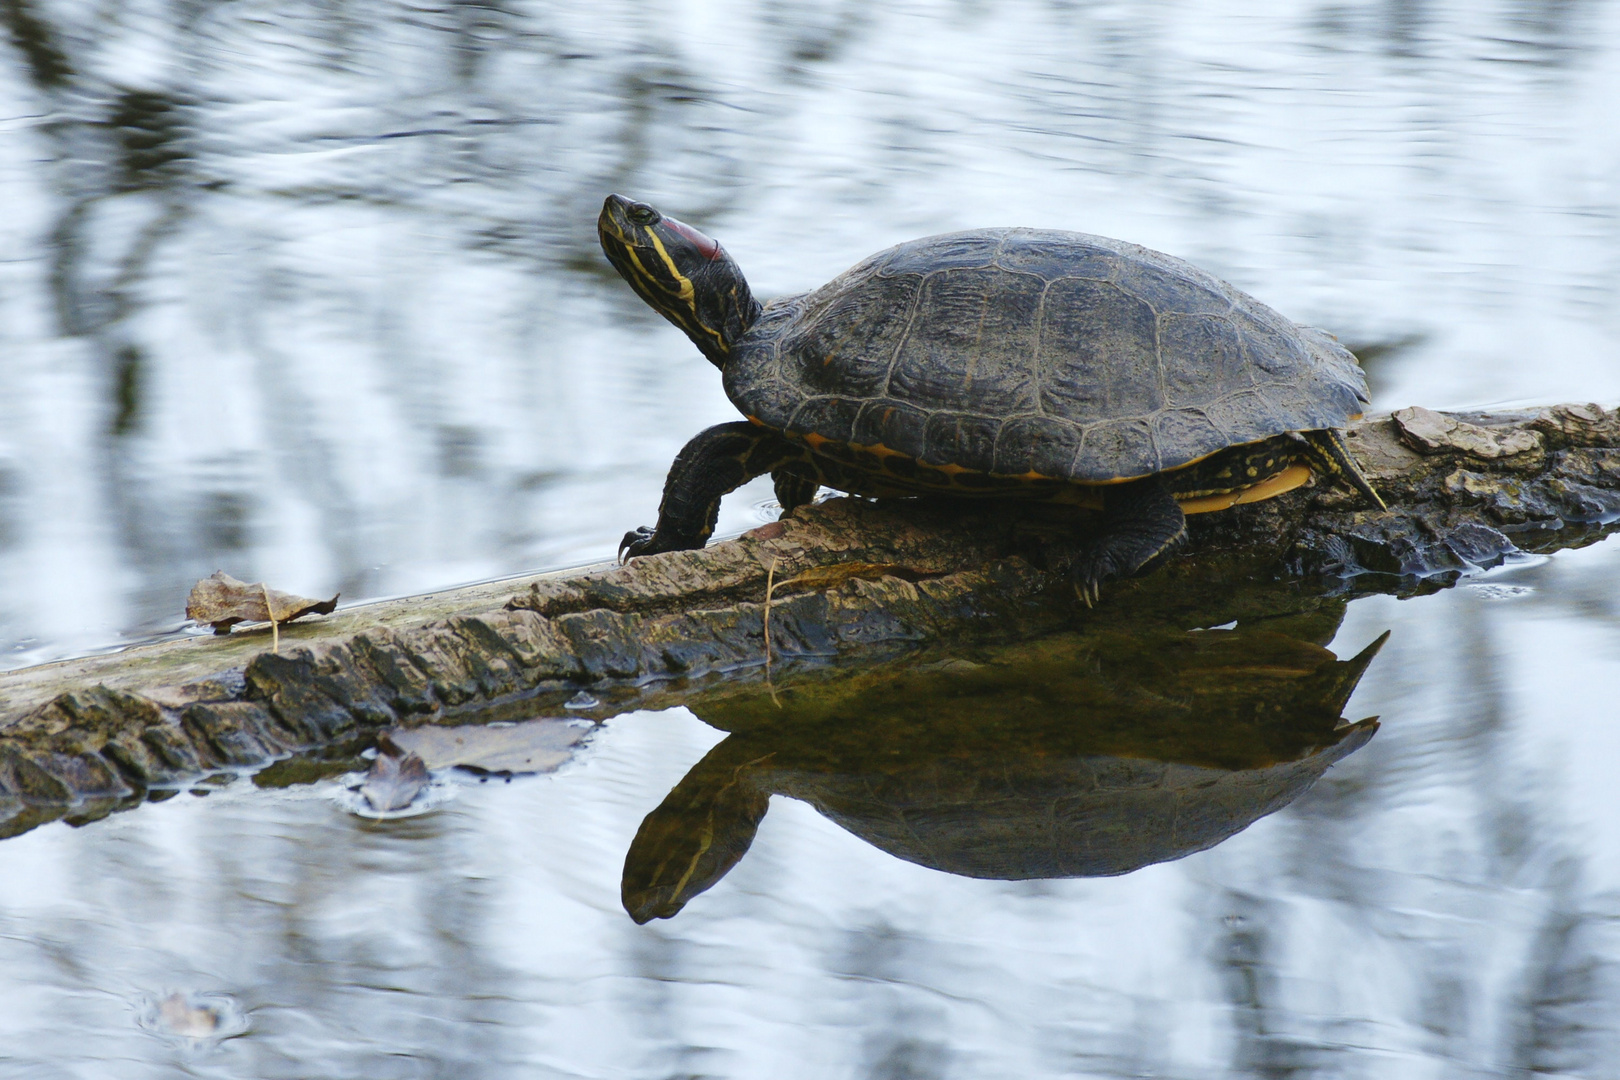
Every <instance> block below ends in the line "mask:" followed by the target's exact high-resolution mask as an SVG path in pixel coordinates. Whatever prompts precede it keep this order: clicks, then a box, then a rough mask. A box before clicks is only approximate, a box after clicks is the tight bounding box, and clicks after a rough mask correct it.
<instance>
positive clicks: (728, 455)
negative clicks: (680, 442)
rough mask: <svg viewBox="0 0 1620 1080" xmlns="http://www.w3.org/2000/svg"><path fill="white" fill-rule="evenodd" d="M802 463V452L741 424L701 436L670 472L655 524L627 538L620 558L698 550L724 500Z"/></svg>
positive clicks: (621, 545)
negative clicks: (761, 477) (765, 475)
mask: <svg viewBox="0 0 1620 1080" xmlns="http://www.w3.org/2000/svg"><path fill="white" fill-rule="evenodd" d="M803 457H804V450H803V448H802V447H800V446H798V445H796V444H794V443H792V442H789V441H788V440H787V439H784V438H783V437H782V436H781V435H778V434H777V433H776V432H774V431H769V430H767V429H765V428H762V427H760V426H759V425H757V424H750V423H747V422H745V421H738V422H735V423H731V424H717V425H715V426H714V427H712V428H709V429H707V430H705V431H702V432H699V433H698V435H697V436H696V437H695V438H693V439H692V441H691V442H689V443H687V444H686V445H685V446H684V447H682V448H681V452H680V453H679V454H677V455H676V456H675V463H674V464H673V465H671V466H670V467H669V477H668V478H667V479H666V480H665V481H664V498H663V501H662V502H660V503H659V504H658V524H657V525H656V526H654V527H652V528H647V527H646V526H643V527H642V528H639V529H632V530H631V531H630V532H627V533H625V534H624V539H623V540H622V541H620V542H619V558H620V559H621V560H623V559H629V558H635V557H636V556H638V555H656V554H658V553H659V552H661V551H686V550H688V549H691V548H700V547H702V546H703V545H704V544H706V543H708V541H709V536H710V535H711V534H712V533H713V532H714V523H715V521H716V519H717V518H718V517H719V515H720V500H721V499H722V498H724V497H725V496H726V495H727V494H729V493H731V492H733V491H735V490H737V489H738V488H739V487H741V486H742V485H744V484H746V483H747V482H748V481H750V480H752V479H753V478H754V477H756V476H759V475H761V474H763V473H768V472H774V471H775V470H777V469H778V468H779V467H780V466H782V465H784V464H786V463H787V462H789V461H797V460H800V459H802V458H803Z"/></svg>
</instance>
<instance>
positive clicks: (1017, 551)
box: [0, 405, 1620, 835]
mask: <svg viewBox="0 0 1620 1080" xmlns="http://www.w3.org/2000/svg"><path fill="white" fill-rule="evenodd" d="M1348 438H1349V442H1350V445H1351V447H1352V449H1353V450H1354V451H1355V453H1356V456H1357V457H1358V459H1359V460H1360V461H1361V462H1362V464H1363V466H1364V468H1365V470H1366V472H1367V474H1368V476H1369V478H1370V479H1371V480H1372V482H1373V484H1374V485H1375V486H1376V487H1377V488H1378V489H1379V491H1380V493H1381V494H1382V495H1383V497H1384V499H1385V501H1386V502H1387V503H1388V506H1389V508H1388V509H1387V510H1377V509H1375V508H1372V507H1370V506H1367V505H1364V501H1363V499H1362V497H1361V496H1359V495H1357V494H1355V493H1353V492H1349V491H1342V490H1339V489H1336V488H1328V487H1325V486H1307V487H1304V488H1300V489H1297V490H1295V491H1293V492H1289V493H1288V494H1286V495H1283V496H1281V497H1279V498H1276V499H1272V500H1268V501H1266V502H1262V503H1256V504H1251V505H1247V506H1241V507H1237V508H1234V509H1232V510H1227V511H1222V512H1219V513H1214V514H1204V515H1198V516H1195V517H1193V518H1192V519H1191V520H1190V522H1189V539H1188V543H1187V544H1186V545H1185V547H1184V549H1183V550H1182V552H1181V553H1180V554H1179V555H1178V556H1177V557H1176V558H1174V559H1172V560H1170V561H1169V562H1168V563H1167V564H1166V565H1165V566H1163V567H1161V568H1160V569H1158V570H1155V571H1153V572H1151V573H1148V574H1146V575H1144V576H1142V577H1139V578H1134V579H1131V580H1129V581H1123V582H1116V583H1114V584H1112V585H1110V586H1106V587H1105V588H1104V590H1103V596H1102V599H1101V601H1100V602H1099V603H1098V604H1097V605H1096V606H1095V607H1088V606H1086V605H1085V604H1084V603H1082V602H1080V601H1079V600H1077V598H1076V596H1075V592H1074V590H1073V587H1072V586H1071V585H1070V584H1069V580H1068V578H1067V576H1066V575H1065V574H1064V568H1065V566H1066V564H1067V562H1068V560H1069V559H1070V558H1072V556H1073V553H1074V551H1075V550H1076V542H1077V540H1078V539H1079V538H1081V537H1083V536H1084V529H1085V527H1086V520H1087V519H1086V517H1085V515H1084V513H1083V512H1076V511H1068V510H1064V509H1063V508H1058V507H1045V506H1039V505H1033V504H995V505H987V504H980V505H974V504H964V503H961V502H948V501H938V502H924V501H908V502H897V503H873V502H867V501H863V500H859V499H852V498H840V499H832V500H829V501H827V502H824V503H821V504H818V505H815V506H811V507H805V508H801V509H800V510H797V511H795V512H794V513H792V514H790V515H788V516H787V517H785V518H784V519H783V520H781V521H778V522H774V523H772V524H769V525H765V526H762V527H760V528H757V529H754V530H753V531H751V532H749V533H745V534H744V535H742V536H740V537H737V538H736V539H733V540H727V541H723V542H720V543H714V544H711V545H710V546H709V547H708V548H706V549H704V550H702V551H687V552H672V553H669V554H665V555H658V556H653V557H650V558H645V559H637V560H634V561H632V562H631V563H630V564H629V565H627V566H624V567H614V566H608V567H595V568H590V569H587V570H583V571H575V572H568V573H561V574H545V575H539V576H536V577H532V578H515V579H512V580H509V581H501V582H495V583H491V584H485V585H478V586H473V587H471V588H466V589H459V590H451V591H448V592H443V593H436V594H432V595H429V596H424V597H414V598H410V599H405V600H394V601H386V602H382V603H375V604H364V605H359V606H356V607H352V608H348V609H345V610H342V611H340V612H338V613H337V614H336V615H334V616H332V617H330V618H325V619H320V620H317V621H312V622H307V623H297V624H293V625H288V626H284V627H282V628H281V630H280V637H281V647H280V651H279V652H272V651H271V650H270V647H269V646H270V638H271V634H270V630H269V628H268V626H264V627H261V628H258V629H249V630H247V631H242V630H238V631H237V632H235V633H232V634H230V635H228V636H222V637H214V636H195V637H185V638H180V639H177V640H171V641H165V642H161V643H158V644H154V645H147V646H140V647H135V648H130V649H126V650H124V651H122V652H119V653H116V654H112V655H108V656H99V657H92V658H88V659H81V660H71V661H64V662H61V663H56V664H48V665H43V666H40V667H36V668H30V669H25V670H23V671H18V672H14V673H11V674H8V675H5V676H0V835H6V834H10V833H15V832H20V831H22V830H24V829H27V828H31V827H32V826H33V825H35V824H38V823H39V822H41V821H45V820H51V819H53V818H56V817H64V816H66V817H68V818H69V819H70V820H74V821H80V820H89V819H91V818H94V817H99V816H101V815H103V814H106V813H109V812H111V811H112V810H114V809H118V808H120V807H122V806H126V805H133V804H134V803H136V802H139V801H141V800H142V799H144V798H146V797H148V795H149V794H152V793H161V792H162V791H164V790H172V789H174V788H176V787H179V786H182V785H185V784H187V783H189V782H190V781H192V780H194V779H195V778H197V777H198V776H200V775H204V774H207V773H210V772H213V771H218V770H221V769H239V768H248V767H257V766H260V765H263V764H264V763H266V762H268V761H271V760H273V759H276V758H279V757H285V756H286V755H288V754H291V753H295V752H298V751H303V750H308V749H310V748H313V747H321V746H329V745H333V744H351V745H353V744H356V743H358V742H363V741H365V740H369V739H370V738H372V737H373V736H374V733H375V732H376V731H377V730H379V729H380V728H384V727H388V726H393V725H414V724H421V723H434V722H443V721H446V720H450V719H455V720H457V721H458V722H465V721H466V718H467V717H468V716H477V717H478V718H481V719H494V718H500V717H513V716H518V715H535V714H540V713H545V712H547V711H551V710H557V709H560V708H561V706H562V703H563V702H564V701H565V700H567V699H570V698H572V697H574V695H576V694H578V693H579V692H580V690H581V689H582V688H589V689H590V692H591V694H592V695H593V696H594V698H595V699H596V701H597V704H595V705H594V706H592V707H589V708H584V709H578V710H576V711H575V712H574V715H582V716H588V717H594V718H602V717H605V716H607V715H611V714H612V713H614V712H617V711H620V710H622V709H625V708H632V707H635V708H649V707H653V708H656V707H664V706H667V705H671V704H675V703H677V702H678V701H679V700H681V697H682V695H683V694H686V693H688V692H690V691H691V690H693V689H694V688H696V687H698V686H700V685H701V684H703V682H704V680H706V679H708V680H713V679H716V678H738V677H753V678H758V677H760V676H761V675H762V674H763V675H764V676H765V677H767V678H768V677H769V671H770V668H769V665H770V664H772V663H774V664H775V665H777V670H778V671H780V670H782V668H783V666H785V665H803V664H806V663H825V662H826V661H828V660H832V659H846V660H847V659H850V658H858V657H889V656H893V655H895V654H897V653H899V652H903V651H906V650H910V649H916V648H918V647H921V646H924V645H932V646H934V647H945V648H948V647H949V646H950V645H952V644H953V643H956V644H960V643H964V642H987V641H1011V640H1017V639H1021V638H1027V637H1031V636H1035V635H1040V634H1044V633H1050V632H1053V631H1055V630H1059V629H1065V628H1068V629H1075V628H1078V629H1081V630H1086V629H1088V628H1096V629H1105V630H1106V631H1107V632H1109V633H1129V632H1132V631H1133V630H1140V629H1145V628H1149V627H1154V628H1161V629H1162V628H1163V627H1165V626H1167V625H1174V626H1180V627H1182V628H1193V627H1200V626H1212V625H1220V624H1224V623H1226V622H1229V621H1231V620H1233V619H1243V620H1253V619H1260V618H1265V619H1290V620H1294V621H1295V623H1296V624H1299V621H1300V620H1304V621H1305V622H1306V623H1309V622H1310V621H1311V620H1321V621H1322V622H1323V625H1324V626H1327V625H1329V624H1331V625H1333V626H1336V625H1337V618H1338V613H1339V612H1342V608H1343V604H1344V603H1345V601H1346V600H1347V599H1348V598H1349V597H1352V596H1355V595H1364V594H1368V593H1376V592H1392V593H1411V592H1419V591H1431V590H1434V589H1439V588H1443V587H1445V586H1446V585H1449V584H1450V583H1452V582H1453V581H1455V580H1456V577H1457V576H1458V575H1459V574H1460V573H1463V572H1466V571H1468V570H1470V569H1472V568H1476V567H1483V566H1489V565H1492V564H1494V563H1497V562H1500V561H1501V560H1502V559H1504V558H1506V557H1509V556H1511V555H1513V554H1514V553H1516V552H1525V551H1528V552H1547V551H1554V550H1558V549H1560V548H1566V547H1577V546H1582V545H1585V544H1589V543H1593V542H1595V541H1596V540H1598V539H1601V538H1602V537H1603V536H1605V535H1607V534H1608V533H1609V532H1610V531H1612V530H1613V529H1614V528H1616V525H1615V522H1616V520H1617V519H1620V410H1609V411H1606V410H1604V409H1603V408H1601V407H1599V406H1596V405H1565V406H1557V407H1554V408H1549V409H1543V410H1537V411H1527V412H1514V413H1496V414H1442V413H1434V412H1429V411H1428V410H1423V409H1404V410H1401V411H1399V412H1397V413H1395V414H1392V415H1380V416H1374V417H1370V418H1368V419H1366V420H1364V421H1362V422H1360V423H1358V424H1357V425H1356V426H1355V427H1353V428H1352V429H1351V430H1350V431H1349V432H1348ZM768 585H769V586H771V589H770V598H769V602H768V603H767V591H768V590H767V586H768ZM183 600H184V598H183V597H177V598H176V606H177V608H178V606H179V605H180V604H181V603H182V602H183ZM1326 633H1327V634H1328V636H1331V629H1328V630H1327V631H1326ZM576 704H577V703H576Z"/></svg>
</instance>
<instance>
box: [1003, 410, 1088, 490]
mask: <svg viewBox="0 0 1620 1080" xmlns="http://www.w3.org/2000/svg"><path fill="white" fill-rule="evenodd" d="M1083 438H1084V436H1083V435H1082V433H1081V430H1080V429H1079V428H1078V427H1076V426H1075V425H1073V424H1071V423H1069V422H1068V421H1067V420H1059V419H1056V418H1054V417H1049V416H1015V417H1012V418H1011V419H1009V420H1006V421H1004V422H1003V423H1002V425H1001V432H1000V434H999V435H997V437H996V447H995V454H994V457H993V459H992V461H991V468H990V471H991V472H995V473H999V474H1001V475H1002V476H1023V475H1025V474H1026V473H1037V474H1039V475H1041V476H1061V477H1067V476H1070V475H1072V470H1073V468H1074V462H1075V459H1076V458H1077V457H1078V456H1079V455H1080V448H1081V444H1082V441H1083Z"/></svg>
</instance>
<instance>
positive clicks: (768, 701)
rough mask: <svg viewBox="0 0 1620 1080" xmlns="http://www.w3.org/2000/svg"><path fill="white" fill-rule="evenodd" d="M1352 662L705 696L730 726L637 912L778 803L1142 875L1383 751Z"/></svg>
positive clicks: (1295, 658)
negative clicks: (1359, 710) (775, 798)
mask: <svg viewBox="0 0 1620 1080" xmlns="http://www.w3.org/2000/svg"><path fill="white" fill-rule="evenodd" d="M1388 636H1389V635H1388V634H1387V633H1386V634H1385V635H1383V636H1382V637H1380V638H1378V640H1376V641H1374V642H1373V643H1372V644H1371V645H1369V646H1368V647H1367V648H1365V649H1363V650H1362V652H1361V653H1360V654H1359V655H1357V656H1356V657H1354V658H1353V659H1350V660H1345V661H1340V660H1337V659H1336V658H1335V657H1334V655H1333V654H1332V653H1330V652H1328V651H1327V650H1326V649H1324V648H1323V647H1321V646H1320V645H1316V644H1313V643H1311V642H1308V641H1301V640H1298V639H1297V638H1293V637H1289V636H1286V635H1284V634H1280V633H1275V632H1270V631H1263V630H1261V631H1250V630H1242V629H1239V630H1227V631H1223V630H1213V631H1202V632H1192V633H1185V632H1167V633H1163V634H1151V635H1134V636H1126V635H1119V636H1116V637H1112V638H1110V637H1102V638H1099V637H1098V636H1096V635H1087V636H1084V637H1082V636H1079V635H1063V636H1059V637H1055V638H1049V639H1046V640H1043V641H1039V642H1034V643H1024V644H1021V645H1017V646H1012V647H1007V648H1002V649H995V650H986V651H985V652H983V653H981V654H978V655H976V656H975V657H974V659H973V660H965V659H952V660H946V661H943V662H935V663H923V664H919V663H912V664H909V665H891V666H889V667H887V668H883V669H878V670H876V671H873V670H866V671H863V672H860V673H856V674H852V675H845V676H838V675H837V674H836V673H834V674H832V675H830V676H829V675H828V674H825V673H824V674H823V675H822V676H820V677H817V678H805V679H803V680H801V681H799V682H796V683H788V684H785V685H778V687H777V688H776V691H775V693H774V694H773V693H772V692H770V691H769V690H768V689H766V688H762V687H759V686H757V685H756V686H753V687H749V688H747V689H735V688H733V689H731V690H729V691H721V692H720V693H717V694H711V695H704V696H700V697H698V698H697V699H694V700H690V701H689V702H688V704H689V706H690V707H691V708H692V710H693V711H694V712H695V713H697V715H698V716H699V717H701V718H702V719H703V720H704V721H706V722H707V723H709V724H712V725H714V726H716V727H719V728H721V729H723V730H726V731H729V732H731V734H730V735H729V736H728V737H727V738H726V739H724V740H723V741H722V742H721V743H720V744H719V745H717V746H716V747H714V749H712V750H711V751H710V752H709V753H708V754H707V755H706V756H705V757H704V758H703V760H701V761H699V762H698V763H697V764H696V765H695V766H693V767H692V769H691V771H690V772H688V773H687V775H686V777H685V778H684V779H683V780H682V781H681V782H680V783H679V784H677V785H676V787H675V789H674V790H673V791H671V792H670V793H669V795H668V797H667V798H665V799H664V801H663V803H662V804H661V805H660V806H659V807H658V808H657V809H655V810H654V811H653V812H652V813H650V814H648V815H647V818H646V820H644V821H643V822H642V824H641V828H640V830H639V831H638V832H637V833H636V838H635V840H634V842H633V843H632V844H631V846H630V852H629V854H628V855H627V856H626V859H625V866H624V879H623V900H624V906H625V910H626V911H628V912H629V913H630V916H631V918H633V919H635V920H636V921H637V922H638V923H644V922H646V921H648V920H649V919H654V918H669V917H671V916H673V915H674V914H675V913H676V912H678V911H680V910H681V908H682V907H684V906H685V905H686V903H687V902H688V901H689V900H691V899H692V898H693V897H694V896H696V895H697V894H698V893H700V892H703V891H704V890H705V889H707V888H709V887H710V886H711V885H713V884H715V883H716V882H717V881H719V880H720V879H721V878H722V877H724V876H725V874H726V872H727V871H729V870H730V869H731V868H732V867H733V866H735V865H736V863H737V861H738V860H739V859H741V858H742V857H743V855H744V854H745V853H746V852H747V850H748V845H749V844H750V843H751V842H752V840H753V838H754V833H755V830H756V829H757V828H758V825H759V822H760V820H761V819H762V818H763V817H764V816H765V811H766V809H767V806H768V804H769V800H770V797H771V796H772V795H786V796H789V797H791V798H795V799H802V800H804V801H805V802H808V803H810V804H811V805H812V806H814V807H815V808H816V809H817V810H819V811H820V812H821V813H822V814H824V815H826V816H827V817H829V818H831V819H832V820H833V821H835V822H837V823H838V824H839V825H840V826H842V827H843V828H845V829H847V830H849V831H850V832H852V833H854V834H855V835H856V836H859V837H860V838H861V839H863V840H865V841H867V842H868V843H870V844H873V845H874V846H876V847H878V848H881V849H882V850H884V851H887V852H889V853H890V854H891V855H895V856H898V857H899V858H902V859H906V860H909V861H910V862H914V863H918V864H920V865H923V866H928V867H933V868H935V869H938V870H944V871H947V872H949V873H953V874H962V875H965V876H968V877H977V878H999V879H1004V880H1022V879H1028V878H1058V877H1093V876H1107V875H1114V874H1125V873H1129V872H1130V871H1132V870H1135V869H1137V868H1139V867H1142V866H1146V865H1148V864H1150V863H1156V862H1165V861H1168V860H1171V859H1178V858H1181V857H1182V856H1185V855H1189V854H1191V853H1193V852H1195V851H1202V850H1203V849H1205V848H1208V847H1212V846H1213V845H1215V844H1218V843H1220V842H1221V841H1222V840H1225V839H1226V838H1227V837H1229V836H1231V835H1233V834H1234V833H1237V832H1239V831H1241V830H1242V829H1244V828H1246V827H1247V826H1248V825H1249V824H1251V823H1252V822H1254V821H1255V820H1257V819H1259V818H1261V817H1264V816H1265V815H1267V814H1270V813H1273V812H1275V811H1277V810H1279V809H1281V808H1282V807H1284V806H1286V805H1287V804H1288V803H1290V802H1292V801H1293V800H1294V799H1296V798H1298V797H1299V796H1300V795H1301V794H1303V793H1304V792H1305V791H1306V789H1308V788H1309V787H1310V786H1311V784H1312V783H1314V782H1315V781H1316V779H1317V778H1318V777H1320V776H1321V775H1322V773H1323V772H1325V771H1326V770H1327V768H1328V766H1330V765H1332V764H1333V763H1334V762H1336V761H1338V760H1340V759H1341V758H1343V757H1345V756H1346V755H1348V754H1350V753H1352V752H1354V751H1355V750H1357V749H1359V748H1360V747H1361V746H1363V745H1364V744H1365V743H1366V742H1367V740H1368V739H1370V738H1372V735H1373V733H1374V732H1375V731H1376V730H1377V728H1378V724H1377V720H1376V719H1375V718H1369V719H1366V720H1362V721H1360V722H1359V723H1353V724H1352V723H1347V722H1345V721H1343V720H1341V719H1340V712H1341V711H1342V710H1343V708H1344V704H1345V702H1346V701H1347V700H1348V699H1349V697H1350V694H1351V692H1352V691H1353V690H1354V689H1355V687H1356V683H1357V682H1358V681H1359V680H1360V678H1361V676H1362V673H1363V672H1364V671H1365V670H1366V669H1367V665H1368V664H1369V663H1371V661H1372V658H1373V656H1374V655H1375V654H1376V653H1377V652H1378V649H1379V648H1380V647H1381V646H1382V645H1383V643H1384V641H1385V639H1386V638H1387V637H1388Z"/></svg>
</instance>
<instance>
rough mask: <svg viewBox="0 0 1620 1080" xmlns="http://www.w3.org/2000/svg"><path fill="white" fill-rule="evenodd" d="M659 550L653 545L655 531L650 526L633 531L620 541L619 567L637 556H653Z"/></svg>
mask: <svg viewBox="0 0 1620 1080" xmlns="http://www.w3.org/2000/svg"><path fill="white" fill-rule="evenodd" d="M658 550H659V549H658V548H657V547H655V546H654V544H653V529H652V528H651V527H650V526H647V525H643V526H642V527H641V528H639V529H631V530H630V531H629V532H627V533H625V534H624V539H623V540H620V541H619V565H620V566H623V565H624V564H625V563H627V562H629V561H630V560H631V559H633V558H635V557H636V556H637V555H652V554H655V553H656V552H657V551H658Z"/></svg>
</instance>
